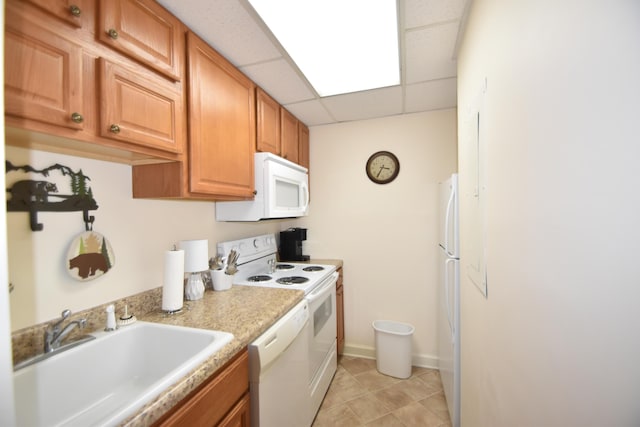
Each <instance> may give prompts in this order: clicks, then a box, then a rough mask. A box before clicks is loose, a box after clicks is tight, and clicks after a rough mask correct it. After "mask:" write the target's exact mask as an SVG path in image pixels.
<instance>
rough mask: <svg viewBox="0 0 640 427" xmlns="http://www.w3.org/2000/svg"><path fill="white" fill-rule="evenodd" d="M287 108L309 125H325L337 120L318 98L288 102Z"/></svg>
mask: <svg viewBox="0 0 640 427" xmlns="http://www.w3.org/2000/svg"><path fill="white" fill-rule="evenodd" d="M285 108H286V109H287V110H289V112H291V114H293V115H294V116H296V117H297V118H298V120H300V121H301V122H302V123H304V124H305V125H307V126H315V125H324V124H327V123H333V122H334V121H335V120H334V119H333V117H331V115H329V112H328V111H327V110H326V108H324V106H323V105H322V103H321V102H320V101H319V100H317V99H314V100H312V101H304V102H297V103H295V104H286V105H285Z"/></svg>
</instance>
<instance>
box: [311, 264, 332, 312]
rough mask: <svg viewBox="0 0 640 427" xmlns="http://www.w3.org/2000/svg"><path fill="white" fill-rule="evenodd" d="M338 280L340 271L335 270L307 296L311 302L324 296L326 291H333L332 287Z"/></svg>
mask: <svg viewBox="0 0 640 427" xmlns="http://www.w3.org/2000/svg"><path fill="white" fill-rule="evenodd" d="M337 281H338V272H337V271H334V272H333V273H332V274H331V276H329V278H328V279H327V280H326V282H325V283H324V284H321V285H320V286H318V287H317V288H316V289H314V290H313V291H311V293H309V295H308V296H307V298H308V300H309V304H311V303H313V302H314V301H317V300H319V299H320V298H322V297H324V295H325V294H326V293H328V292H329V291H331V288H335V286H336V282H337Z"/></svg>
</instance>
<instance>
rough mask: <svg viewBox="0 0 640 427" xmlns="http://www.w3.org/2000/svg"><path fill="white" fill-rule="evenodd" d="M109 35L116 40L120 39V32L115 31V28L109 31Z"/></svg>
mask: <svg viewBox="0 0 640 427" xmlns="http://www.w3.org/2000/svg"><path fill="white" fill-rule="evenodd" d="M107 33H108V34H109V37H111V38H112V39H114V40H115V39H117V38H118V32H117V31H116V30H114V29H113V28H111V29H110V30H109V31H107Z"/></svg>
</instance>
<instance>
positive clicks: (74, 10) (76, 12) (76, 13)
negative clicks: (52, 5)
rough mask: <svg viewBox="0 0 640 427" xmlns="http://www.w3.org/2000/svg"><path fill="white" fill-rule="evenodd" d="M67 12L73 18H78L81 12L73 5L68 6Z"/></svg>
mask: <svg viewBox="0 0 640 427" xmlns="http://www.w3.org/2000/svg"><path fill="white" fill-rule="evenodd" d="M69 12H70V13H71V14H72V15H73V16H75V17H76V18H78V17H80V15H82V11H81V10H80V8H79V7H78V6H76V5H75V4H72V5H71V6H69Z"/></svg>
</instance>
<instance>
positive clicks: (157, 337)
mask: <svg viewBox="0 0 640 427" xmlns="http://www.w3.org/2000/svg"><path fill="white" fill-rule="evenodd" d="M92 335H95V336H96V339H95V340H93V341H90V342H87V343H84V344H81V345H79V346H77V347H75V348H72V349H70V350H67V351H65V352H62V353H60V354H57V355H55V356H53V357H50V358H48V359H45V360H43V361H41V362H38V363H36V364H33V365H31V366H28V367H26V368H23V369H20V370H18V371H16V372H15V373H14V376H13V378H14V390H15V399H16V412H17V418H18V425H20V426H89V425H91V426H107V425H115V424H118V423H119V422H120V421H123V420H124V419H125V418H127V417H129V416H131V415H132V414H133V413H135V412H136V411H137V410H138V409H140V408H141V407H142V406H144V405H145V404H146V403H147V402H150V401H151V400H153V399H154V398H155V397H157V396H158V395H159V394H160V393H161V392H162V391H163V390H164V389H165V388H166V387H167V386H169V385H171V384H173V383H174V382H175V381H177V380H178V379H179V378H180V377H182V376H184V375H185V374H187V373H188V372H189V371H190V370H192V369H193V368H195V367H196V366H197V365H198V364H200V363H202V362H203V361H204V360H205V359H207V358H208V357H210V356H211V355H213V354H214V353H216V352H217V351H219V350H220V349H221V348H222V347H224V346H225V345H226V344H228V343H229V342H230V341H231V340H232V339H233V335H232V334H230V333H228V332H220V331H209V330H204V329H195V328H186V327H180V326H170V325H162V324H158V323H148V322H136V323H134V324H132V325H129V326H125V327H122V328H120V329H118V330H117V331H115V332H98V333H95V334H92Z"/></svg>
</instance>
